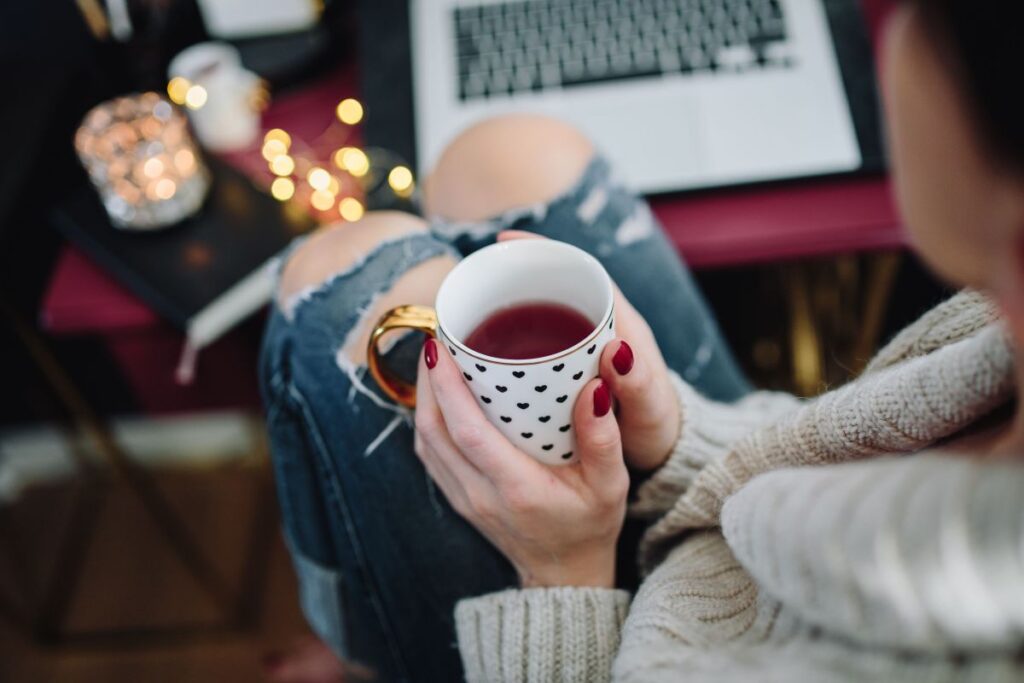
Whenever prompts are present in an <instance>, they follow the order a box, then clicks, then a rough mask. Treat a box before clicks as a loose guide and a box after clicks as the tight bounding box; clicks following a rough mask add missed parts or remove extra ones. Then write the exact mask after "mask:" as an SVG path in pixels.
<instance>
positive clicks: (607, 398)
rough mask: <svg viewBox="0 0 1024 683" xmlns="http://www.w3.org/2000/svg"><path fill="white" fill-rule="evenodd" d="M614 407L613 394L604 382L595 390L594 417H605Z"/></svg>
mask: <svg viewBox="0 0 1024 683" xmlns="http://www.w3.org/2000/svg"><path fill="white" fill-rule="evenodd" d="M611 407H612V392H610V391H608V385H607V384H605V381H604V380H601V383H600V384H598V385H597V386H596V387H595V388H594V417H604V416H605V415H607V414H608V411H609V410H611Z"/></svg>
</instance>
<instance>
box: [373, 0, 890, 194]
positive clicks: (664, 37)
mask: <svg viewBox="0 0 1024 683" xmlns="http://www.w3.org/2000/svg"><path fill="white" fill-rule="evenodd" d="M408 12H409V24H408V25H409V40H410V46H411V47H410V51H411V70H412V86H413V111H414V116H415V156H416V160H417V162H416V165H417V167H418V168H419V170H420V171H421V173H422V172H425V171H426V170H429V169H430V168H431V167H432V166H433V165H434V163H435V162H436V161H437V158H438V156H439V154H440V153H441V151H442V150H443V149H444V148H445V146H446V145H447V144H448V143H449V142H450V141H451V139H452V138H453V137H454V136H456V135H458V133H459V132H460V131H462V130H463V129H465V128H466V127H467V126H470V125H472V124H473V123H474V122H477V121H479V120H481V119H484V118H487V117H490V116H493V115H496V114H501V113H506V112H535V113H542V114H549V115H551V116H555V117H557V118H560V119H563V120H565V121H568V122H570V123H572V124H574V125H576V126H577V127H579V128H580V129H582V130H583V131H584V132H585V133H586V134H587V135H589V136H590V137H591V139H593V140H594V141H595V143H596V145H597V146H598V147H599V148H600V149H601V150H602V151H603V153H604V154H605V155H607V156H608V157H609V158H610V159H611V160H612V162H613V164H614V166H615V167H616V168H617V170H618V173H619V175H620V176H621V178H622V179H623V180H624V181H625V182H626V183H627V184H629V185H630V186H631V187H633V188H634V189H636V190H638V191H641V192H644V193H647V194H653V193H661V192H671V191H678V190H689V189H696V188H706V187H717V186H726V185H736V184H745V183H752V182H763V181H773V180H781V179H786V178H797V177H807V176H818V175H829V174H836V173H846V172H851V171H858V170H863V169H872V170H873V169H875V168H878V167H880V166H881V151H880V142H879V140H878V131H877V123H876V122H875V120H874V119H875V118H876V116H877V111H876V110H877V104H876V102H877V100H876V95H875V93H874V85H873V81H872V66H871V55H870V48H869V46H868V44H867V40H866V38H865V37H864V26H863V20H862V19H861V17H860V15H859V11H858V8H857V7H856V5H855V0H845V1H843V2H839V1H837V0H410V5H409V7H408ZM395 19H396V18H395V17H394V15H392V21H395ZM399 23H400V22H399ZM378 30H379V29H378ZM370 37H371V38H372V35H371V36H370ZM844 60H845V61H846V62H847V63H846V64H843V63H842V62H843V61H844ZM380 75H381V74H380V73H379V72H378V73H377V74H376V76H377V78H375V79H374V80H375V81H377V82H378V83H379V82H380V81H379V80H378V79H379V78H380ZM399 82H400V79H399ZM391 84H392V86H394V84H395V81H391ZM368 97H369V95H368ZM371 105H372V98H371ZM371 137H372V136H371ZM399 137H400V136H399ZM385 144H386V143H385Z"/></svg>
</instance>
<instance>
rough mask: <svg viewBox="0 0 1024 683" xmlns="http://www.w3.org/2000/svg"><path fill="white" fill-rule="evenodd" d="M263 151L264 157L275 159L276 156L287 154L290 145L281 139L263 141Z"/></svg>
mask: <svg viewBox="0 0 1024 683" xmlns="http://www.w3.org/2000/svg"><path fill="white" fill-rule="evenodd" d="M261 153H262V154H263V158H264V159H266V160H267V161H273V160H274V157H278V156H280V155H282V154H287V153H288V147H287V146H286V145H285V144H284V143H283V142H281V141H280V140H267V141H266V142H264V143H263V149H262V150H261Z"/></svg>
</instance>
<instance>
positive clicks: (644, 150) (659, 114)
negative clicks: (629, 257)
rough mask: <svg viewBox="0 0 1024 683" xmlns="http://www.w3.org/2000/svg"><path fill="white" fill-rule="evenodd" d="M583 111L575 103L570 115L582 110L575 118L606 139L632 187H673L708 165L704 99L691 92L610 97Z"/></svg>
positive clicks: (614, 160)
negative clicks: (703, 130)
mask: <svg viewBox="0 0 1024 683" xmlns="http://www.w3.org/2000/svg"><path fill="white" fill-rule="evenodd" d="M652 99H657V100H664V101H657V102H652V101H651V100H652ZM616 100H617V101H616ZM583 111H584V110H583V108H579V109H577V108H576V107H573V112H572V113H571V114H570V115H569V118H576V116H578V117H579V118H578V119H577V120H576V123H577V124H578V125H579V126H580V127H581V128H582V129H583V130H584V131H585V132H586V133H588V134H589V135H590V136H591V137H592V138H593V139H594V140H598V141H602V142H600V143H599V145H600V147H601V150H602V151H603V152H604V154H605V155H606V156H607V157H608V158H609V159H610V160H611V162H612V165H613V166H614V167H615V169H616V174H617V175H618V176H619V177H620V178H622V180H624V181H625V182H626V184H628V185H630V186H631V187H644V188H648V189H650V190H651V191H659V190H665V191H668V190H674V189H678V188H679V187H680V185H681V184H683V183H686V182H691V181H693V180H694V179H695V178H697V176H698V175H699V174H700V173H701V171H702V170H704V169H706V168H707V166H706V156H705V155H706V151H705V149H704V147H703V145H702V140H703V136H702V135H701V124H702V121H701V116H700V105H698V104H697V102H696V101H695V100H693V99H692V98H689V97H685V96H682V97H680V96H678V95H675V96H670V97H663V98H662V97H658V98H642V99H633V98H629V97H623V98H614V100H613V98H611V97H606V98H604V102H602V104H601V105H600V106H592V107H587V108H586V113H583ZM574 115H575V116H574Z"/></svg>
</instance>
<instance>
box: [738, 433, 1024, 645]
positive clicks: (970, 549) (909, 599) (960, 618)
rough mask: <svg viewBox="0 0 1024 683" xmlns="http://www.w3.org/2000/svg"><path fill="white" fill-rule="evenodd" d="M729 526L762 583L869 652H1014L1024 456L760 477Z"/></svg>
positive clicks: (1022, 607)
mask: <svg viewBox="0 0 1024 683" xmlns="http://www.w3.org/2000/svg"><path fill="white" fill-rule="evenodd" d="M722 527H723V533H724V536H725V538H726V540H727V542H728V543H729V546H730V549H731V550H732V552H733V553H734V554H735V556H736V558H737V560H738V561H739V562H740V564H742V565H743V567H744V568H745V569H746V570H747V571H749V572H750V573H751V575H753V577H754V578H755V579H756V580H757V582H758V584H759V585H760V586H763V587H764V589H765V590H767V591H768V592H769V593H771V594H772V595H774V596H775V597H777V598H778V599H780V600H781V601H782V602H783V603H784V604H786V605H787V606H788V607H790V608H792V609H794V610H796V611H797V612H798V613H799V614H800V615H801V616H802V617H803V618H804V619H806V620H807V621H809V622H810V623H815V624H819V625H822V626H825V627H826V628H828V629H829V630H831V631H833V632H838V633H840V634H842V635H843V636H845V637H848V638H851V639H853V640H855V641H857V642H861V643H862V644H865V645H868V646H874V647H886V648H888V647H905V648H909V649H912V650H918V651H929V652H936V653H937V652H945V651H950V650H956V649H959V650H967V651H970V650H974V649H979V648H984V649H988V650H993V651H999V650H1002V649H1012V648H1014V647H1019V645H1020V642H1021V641H1020V639H1021V635H1022V634H1021V632H1020V624H1022V623H1024V600H1016V599H1009V598H1010V596H1021V595H1024V458H1022V459H1001V460H994V459H982V458H979V457H970V456H967V455H953V454H949V453H939V452H925V453H919V454H916V455H911V456H904V457H891V458H881V459H875V460H867V461H861V462H852V463H843V464H837V465H826V466H821V467H814V468H793V469H781V470H776V471H774V472H770V473H766V474H763V475H761V476H759V477H756V478H755V479H754V480H752V481H751V482H750V483H749V484H748V485H747V486H746V487H744V488H743V489H742V490H740V491H739V492H738V493H737V494H736V495H734V496H733V497H732V498H730V499H729V500H728V501H727V502H726V504H725V507H724V509H723V513H722Z"/></svg>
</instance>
